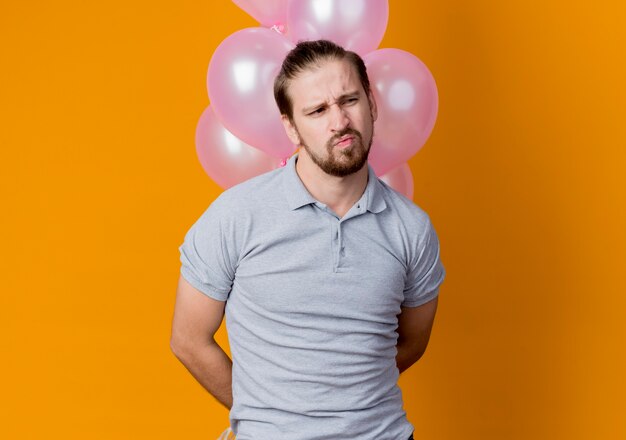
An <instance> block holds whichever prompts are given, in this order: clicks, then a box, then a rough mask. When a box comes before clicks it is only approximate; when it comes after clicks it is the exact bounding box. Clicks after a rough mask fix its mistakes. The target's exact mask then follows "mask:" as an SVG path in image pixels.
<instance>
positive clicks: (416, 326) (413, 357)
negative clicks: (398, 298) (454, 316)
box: [396, 297, 438, 373]
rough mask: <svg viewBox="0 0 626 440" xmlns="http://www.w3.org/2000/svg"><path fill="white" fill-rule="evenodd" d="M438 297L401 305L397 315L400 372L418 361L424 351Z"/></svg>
mask: <svg viewBox="0 0 626 440" xmlns="http://www.w3.org/2000/svg"><path fill="white" fill-rule="evenodd" d="M437 301H438V297H435V298H434V299H432V300H431V301H429V302H427V303H426V304H422V305H421V306H418V307H402V311H401V313H400V314H399V315H398V346H397V348H398V354H397V355H396V365H397V366H398V370H399V371H400V373H402V372H403V371H405V370H406V369H407V368H409V367H410V366H411V365H413V364H414V363H415V362H417V361H418V359H419V358H421V357H422V355H423V354H424V352H425V351H426V346H427V345H428V340H429V339H430V331H431V329H432V328H433V322H434V320H435V312H436V311H437Z"/></svg>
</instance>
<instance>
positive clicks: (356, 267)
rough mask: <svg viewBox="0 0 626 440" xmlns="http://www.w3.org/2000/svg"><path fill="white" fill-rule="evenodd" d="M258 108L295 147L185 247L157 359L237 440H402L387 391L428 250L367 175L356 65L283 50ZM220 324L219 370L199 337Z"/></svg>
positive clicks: (394, 399) (236, 193)
mask: <svg viewBox="0 0 626 440" xmlns="http://www.w3.org/2000/svg"><path fill="white" fill-rule="evenodd" d="M274 95H275V97H276V101H277V104H278V107H279V109H280V112H281V114H282V121H283V124H284V126H285V130H286V132H287V135H288V136H289V138H290V139H291V140H292V141H293V142H294V144H296V145H298V146H299V147H301V148H300V150H299V153H298V154H297V155H295V156H294V157H292V158H291V160H290V161H289V163H288V164H287V166H285V167H284V168H281V169H278V170H275V171H272V172H270V173H267V174H264V175H262V176H259V177H257V178H254V179H251V180H249V181H247V182H244V183H243V184H240V185H238V186H236V187H233V188H231V189H230V190H228V191H225V192H224V193H223V194H222V195H220V197H218V198H217V199H216V200H215V201H214V202H213V203H212V204H211V206H210V207H209V208H208V209H207V210H206V211H205V212H204V213H203V215H202V216H201V217H200V218H199V219H198V221H197V222H196V223H195V224H194V225H193V226H192V227H191V229H190V230H189V232H188V233H187V235H186V236H185V241H184V243H183V244H182V245H181V246H180V252H181V262H182V268H181V278H180V280H179V285H178V293H177V299H176V309H175V312H174V320H173V330H172V341H171V346H172V350H173V351H174V353H175V354H176V356H177V357H178V358H179V359H180V360H181V361H182V363H183V364H184V365H185V366H186V367H187V368H188V369H189V371H190V372H191V374H192V375H193V376H194V377H195V378H196V379H197V380H198V381H199V382H200V383H201V384H202V385H203V386H204V387H205V388H206V389H207V390H208V391H209V393H211V394H212V395H213V396H214V397H215V398H216V399H218V400H219V401H220V402H221V403H222V404H224V405H225V406H226V407H227V408H229V409H230V419H231V426H232V427H233V430H234V432H235V433H236V434H237V439H238V440H251V439H252V440H281V439H284V440H322V439H325V440H338V439H344V438H345V439H358V440H406V439H410V438H412V433H413V426H412V425H411V424H410V423H409V422H408V421H407V418H406V414H405V412H404V410H403V409H402V396H401V392H400V389H399V388H398V386H397V380H398V376H399V373H400V372H402V371H404V370H405V369H407V368H408V367H410V366H411V365H412V364H413V363H415V362H416V361H417V360H418V359H419V358H420V357H421V356H422V354H423V353H424V350H425V349H426V345H427V343H428V339H429V336H430V331H431V328H432V325H433V320H434V316H435V311H436V308H437V296H438V289H439V285H440V284H441V282H442V281H443V278H444V269H443V266H442V264H441V261H440V259H439V244H438V240H437V236H436V234H435V231H434V229H433V227H432V225H431V223H430V220H429V218H428V216H427V214H426V213H425V212H424V211H422V210H421V209H420V208H418V207H417V206H415V205H414V204H413V203H412V202H411V201H410V200H407V199H406V198H404V197H403V196H401V195H399V194H398V193H396V192H395V191H393V190H392V189H390V188H389V187H388V186H387V185H385V184H384V183H382V182H381V181H380V180H378V178H377V177H376V176H375V174H374V173H373V171H372V170H371V169H370V168H369V167H368V165H367V155H368V152H369V149H370V146H371V143H372V137H373V133H374V121H375V120H376V117H377V109H376V103H375V101H374V98H373V95H372V93H371V90H370V85H369V80H368V78H367V73H366V70H365V65H364V64H363V61H362V60H361V58H360V57H359V56H358V55H356V54H354V53H352V52H347V51H345V50H343V49H342V48H341V47H338V46H336V45H335V44H333V43H331V42H328V41H313V42H303V43H299V44H298V45H297V46H296V48H295V49H293V50H292V51H291V52H290V53H289V54H288V55H287V58H286V59H285V61H284V62H283V66H282V69H281V72H280V74H279V75H278V77H277V78H276V81H275V86H274ZM224 312H225V314H226V325H227V331H228V336H229V342H230V347H231V351H232V357H233V361H232V363H231V360H230V359H229V358H228V356H227V355H226V354H225V353H224V351H223V350H222V349H221V348H220V347H219V346H218V345H217V344H216V343H215V340H214V339H213V335H214V333H215V331H216V330H217V328H218V327H219V325H220V323H221V321H222V317H223V315H224ZM418 438H419V436H418Z"/></svg>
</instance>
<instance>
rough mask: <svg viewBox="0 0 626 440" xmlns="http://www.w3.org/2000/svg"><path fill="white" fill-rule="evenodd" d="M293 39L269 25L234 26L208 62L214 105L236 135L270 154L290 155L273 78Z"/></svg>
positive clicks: (209, 83)
mask: <svg viewBox="0 0 626 440" xmlns="http://www.w3.org/2000/svg"><path fill="white" fill-rule="evenodd" d="M292 48H293V44H292V43H291V42H290V41H289V40H288V39H287V38H285V37H283V36H281V35H279V34H278V33H277V32H275V31H273V30H271V29H266V28H260V27H259V28H248V29H243V30H241V31H238V32H235V33H234V34H232V35H231V36H229V37H228V38H226V39H225V40H224V41H222V43H221V44H220V45H219V46H218V47H217V49H216V50H215V53H214V54H213V58H211V62H210V64H209V72H208V79H207V83H208V89H209V98H210V99H211V105H212V107H213V111H215V114H216V115H217V117H218V119H219V120H220V122H221V123H222V124H223V125H224V126H225V127H226V128H227V129H228V130H229V131H231V132H232V133H233V134H234V135H235V136H237V137H238V138H240V139H241V140H243V141H244V142H246V143H247V144H249V145H254V146H255V147H257V148H259V149H261V150H263V151H264V152H266V153H267V154H270V155H272V156H276V157H280V158H284V157H289V156H291V154H292V153H293V151H294V150H295V146H294V145H293V144H292V143H291V142H290V141H289V138H287V135H286V134H285V130H284V128H283V125H282V123H281V121H280V114H279V112H278V107H277V106H276V101H274V89H273V88H274V78H275V77H276V75H277V74H278V71H279V70H280V66H281V64H282V62H283V59H284V58H285V56H286V55H287V52H288V51H290V50H291V49H292Z"/></svg>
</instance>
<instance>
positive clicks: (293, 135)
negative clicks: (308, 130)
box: [280, 115, 300, 146]
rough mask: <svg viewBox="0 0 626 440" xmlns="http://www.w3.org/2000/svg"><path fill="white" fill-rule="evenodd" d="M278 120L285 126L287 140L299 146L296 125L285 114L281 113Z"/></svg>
mask: <svg viewBox="0 0 626 440" xmlns="http://www.w3.org/2000/svg"><path fill="white" fill-rule="evenodd" d="M280 120H281V121H282V123H283V127H285V133H287V137H288V138H289V140H290V141H291V142H292V143H293V144H294V145H297V146H300V135H299V134H298V130H297V129H296V126H295V125H294V124H293V123H292V122H291V120H290V119H289V117H288V116H287V115H281V116H280Z"/></svg>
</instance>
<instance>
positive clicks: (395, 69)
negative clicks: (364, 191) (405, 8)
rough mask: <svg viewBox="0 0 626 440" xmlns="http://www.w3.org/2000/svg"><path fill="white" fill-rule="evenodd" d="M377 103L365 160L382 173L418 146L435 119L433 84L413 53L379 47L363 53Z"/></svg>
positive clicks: (405, 157)
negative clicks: (375, 116) (375, 118)
mask: <svg viewBox="0 0 626 440" xmlns="http://www.w3.org/2000/svg"><path fill="white" fill-rule="evenodd" d="M364 61H365V65H366V66H367V72H368V75H369V78H370V83H371V85H372V92H373V93H374V99H375V100H376V104H377V106H378V119H377V120H376V124H375V127H374V128H375V130H374V131H375V135H374V142H373V144H372V150H371V152H370V156H369V161H370V163H371V165H372V167H373V168H374V170H375V171H376V173H377V174H379V175H382V174H384V173H386V172H387V171H389V170H391V169H392V168H394V167H396V166H398V165H400V164H401V163H403V162H406V161H407V160H408V159H409V158H410V157H411V156H413V155H414V154H415V153H417V151H418V150H419V149H420V148H422V146H423V145H424V143H425V142H426V140H427V139H428V136H430V133H431V131H432V129H433V126H434V125H435V120H436V119H437V108H438V98H437V85H436V84H435V79H434V78H433V76H432V74H431V73H430V71H429V70H428V68H427V67H426V65H425V64H424V63H422V62H421V61H420V60H419V59H418V58H417V57H415V56H414V55H412V54H410V53H408V52H405V51H403V50H400V49H380V50H377V51H375V52H372V53H370V54H367V55H366V56H365V57H364Z"/></svg>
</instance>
